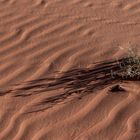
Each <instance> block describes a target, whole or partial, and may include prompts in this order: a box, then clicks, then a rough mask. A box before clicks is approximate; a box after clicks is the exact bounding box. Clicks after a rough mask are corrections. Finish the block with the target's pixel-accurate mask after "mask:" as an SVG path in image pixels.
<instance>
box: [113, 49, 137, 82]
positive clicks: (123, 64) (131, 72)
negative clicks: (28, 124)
mask: <svg viewBox="0 0 140 140" xmlns="http://www.w3.org/2000/svg"><path fill="white" fill-rule="evenodd" d="M118 65H119V67H120V69H119V70H118V71H115V72H112V71H111V73H112V74H111V75H112V76H113V77H117V76H119V77H121V78H122V79H133V80H135V79H140V57H139V56H138V53H137V50H136V49H135V48H129V49H128V56H126V57H125V58H124V59H122V61H120V62H118Z"/></svg>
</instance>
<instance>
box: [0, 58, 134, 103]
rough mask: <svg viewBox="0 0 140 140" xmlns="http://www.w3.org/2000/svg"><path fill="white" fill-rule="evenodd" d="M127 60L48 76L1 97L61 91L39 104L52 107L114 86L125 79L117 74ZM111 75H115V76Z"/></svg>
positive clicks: (18, 87) (11, 90)
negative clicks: (61, 90)
mask: <svg viewBox="0 0 140 140" xmlns="http://www.w3.org/2000/svg"><path fill="white" fill-rule="evenodd" d="M127 59H128V58H122V59H119V60H115V61H107V62H101V63H98V64H95V65H94V66H93V67H91V68H82V69H73V70H69V71H67V72H62V73H58V74H57V75H58V76H57V77H54V76H50V77H47V78H43V79H37V80H33V81H28V82H25V83H24V84H23V86H22V84H19V86H17V87H15V88H11V89H9V90H7V91H3V92H1V93H0V94H1V96H3V95H6V94H9V93H11V94H12V95H13V96H14V97H27V96H32V95H35V94H41V93H43V94H47V91H53V90H55V91H57V90H60V89H63V92H61V94H58V95H55V96H54V95H52V96H51V97H46V98H45V99H43V101H41V102H40V103H39V104H41V105H43V104H51V105H54V104H56V103H58V102H63V101H64V100H65V99H67V98H68V97H70V96H72V95H73V94H77V96H78V98H79V99H80V98H82V97H84V96H86V95H88V94H91V93H93V92H94V91H96V90H101V89H103V88H105V87H107V86H109V85H112V84H116V83H118V82H120V81H123V80H133V79H128V78H127V79H125V77H124V78H123V77H120V76H119V75H118V73H120V72H121V71H122V69H121V67H120V66H123V64H124V63H125V65H129V64H128V63H127V62H128V61H127ZM113 73H117V74H116V75H115V74H113Z"/></svg>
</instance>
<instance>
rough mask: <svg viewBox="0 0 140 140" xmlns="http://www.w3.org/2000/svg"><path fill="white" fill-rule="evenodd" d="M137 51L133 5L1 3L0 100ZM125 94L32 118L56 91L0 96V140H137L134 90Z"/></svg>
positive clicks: (66, 0)
mask: <svg viewBox="0 0 140 140" xmlns="http://www.w3.org/2000/svg"><path fill="white" fill-rule="evenodd" d="M139 44H140V0H0V91H1V92H0V93H2V91H3V90H8V89H11V90H12V91H14V90H15V89H16V88H17V86H18V87H25V85H28V83H26V81H31V80H35V79H40V78H44V77H48V76H50V74H49V73H53V72H55V71H59V72H62V71H67V70H70V69H72V68H87V67H90V66H91V65H92V64H93V63H95V62H97V61H98V62H99V61H103V60H106V59H116V58H120V57H122V56H123V55H124V54H125V53H126V52H125V49H126V48H128V47H130V46H136V47H137V48H138V47H139V46H138V45H139ZM120 47H123V48H124V50H121V49H120ZM24 82H25V83H24ZM16 84H18V85H16ZM124 86H125V89H126V91H127V92H125V93H123V94H108V90H109V88H110V87H107V88H105V89H102V90H99V91H96V92H93V93H91V94H89V95H87V96H85V97H84V98H82V99H81V100H77V99H76V98H75V97H73V98H72V99H71V100H70V101H66V102H65V103H58V104H56V105H54V106H53V107H51V108H49V109H45V110H43V111H39V112H32V111H33V110H35V109H42V108H44V107H45V106H46V104H42V105H40V106H37V104H38V103H40V102H41V101H42V100H43V99H45V98H47V97H51V96H54V95H59V94H61V92H62V91H59V90H57V88H56V89H54V90H52V91H44V92H41V91H40V89H36V90H37V91H39V92H38V94H32V95H31V96H25V97H15V96H14V95H15V94H17V95H18V94H21V92H22V94H30V93H31V92H34V91H33V90H32V89H29V90H25V91H24V90H23V91H20V90H16V91H15V92H14V93H13V92H11V93H8V94H4V95H2V96H0V140H140V92H139V87H140V86H139V83H138V82H137V83H136V82H130V83H125V84H124ZM74 96H75V95H74ZM27 112H32V113H27Z"/></svg>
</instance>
